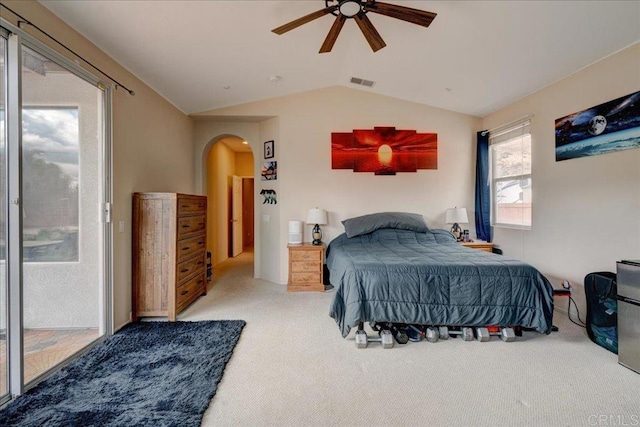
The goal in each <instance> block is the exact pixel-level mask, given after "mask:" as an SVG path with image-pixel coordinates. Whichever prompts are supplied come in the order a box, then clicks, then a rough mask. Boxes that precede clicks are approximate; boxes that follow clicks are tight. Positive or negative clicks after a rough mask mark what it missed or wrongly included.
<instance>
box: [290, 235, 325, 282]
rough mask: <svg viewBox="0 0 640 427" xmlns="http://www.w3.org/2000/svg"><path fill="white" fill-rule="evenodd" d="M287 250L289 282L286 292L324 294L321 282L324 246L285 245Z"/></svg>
mask: <svg viewBox="0 0 640 427" xmlns="http://www.w3.org/2000/svg"><path fill="white" fill-rule="evenodd" d="M287 247H288V248H289V282H288V283H287V291H289V292H296V291H320V292H324V284H323V280H322V274H323V270H322V268H323V264H324V249H325V246H324V244H322V245H317V246H314V245H312V244H311V243H301V244H293V243H290V244H289V245H287Z"/></svg>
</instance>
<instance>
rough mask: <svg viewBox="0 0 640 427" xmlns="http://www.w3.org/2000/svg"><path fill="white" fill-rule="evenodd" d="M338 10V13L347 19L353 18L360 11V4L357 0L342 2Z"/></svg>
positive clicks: (344, 0)
mask: <svg viewBox="0 0 640 427" xmlns="http://www.w3.org/2000/svg"><path fill="white" fill-rule="evenodd" d="M338 8H339V9H340V13H341V14H342V15H343V16H345V17H347V18H353V17H354V16H356V15H357V14H358V13H360V10H362V6H361V5H360V2H359V1H357V0H343V1H341V2H340V6H338Z"/></svg>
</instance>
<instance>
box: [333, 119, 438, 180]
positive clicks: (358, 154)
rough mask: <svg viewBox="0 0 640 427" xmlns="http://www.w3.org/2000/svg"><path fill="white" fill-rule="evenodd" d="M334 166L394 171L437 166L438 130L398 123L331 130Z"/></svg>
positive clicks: (367, 170)
mask: <svg viewBox="0 0 640 427" xmlns="http://www.w3.org/2000/svg"><path fill="white" fill-rule="evenodd" d="M331 168H332V169H353V171H354V172H373V173H375V174H376V175H395V174H396V172H416V171H417V170H418V169H438V134H436V133H417V132H416V131H415V130H397V129H396V128H395V127H374V128H373V129H354V130H353V132H349V133H346V132H334V133H332V134H331Z"/></svg>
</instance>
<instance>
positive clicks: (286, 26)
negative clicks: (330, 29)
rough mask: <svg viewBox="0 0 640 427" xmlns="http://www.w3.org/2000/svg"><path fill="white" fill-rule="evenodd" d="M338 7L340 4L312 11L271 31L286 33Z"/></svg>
mask: <svg viewBox="0 0 640 427" xmlns="http://www.w3.org/2000/svg"><path fill="white" fill-rule="evenodd" d="M336 9H338V5H334V6H329V7H327V8H324V9H322V10H318V11H317V12H313V13H310V14H308V15H305V16H303V17H302V18H298V19H296V20H294V21H291V22H289V23H287V24H284V25H281V26H280V27H278V28H274V29H273V30H271V31H272V32H274V33H276V34H284V33H286V32H287V31H291V30H293V29H294V28H298V27H299V26H301V25H304V24H306V23H307V22H311V21H313V20H315V19H318V18H322V17H323V16H324V15H327V14H329V13H331V12H333V11H335V10H336Z"/></svg>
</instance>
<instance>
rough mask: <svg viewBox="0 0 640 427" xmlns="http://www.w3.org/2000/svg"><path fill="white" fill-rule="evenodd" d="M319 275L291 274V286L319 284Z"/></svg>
mask: <svg viewBox="0 0 640 427" xmlns="http://www.w3.org/2000/svg"><path fill="white" fill-rule="evenodd" d="M320 280H321V279H320V273H319V272H318V273H291V283H292V284H303V283H321V282H320Z"/></svg>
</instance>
